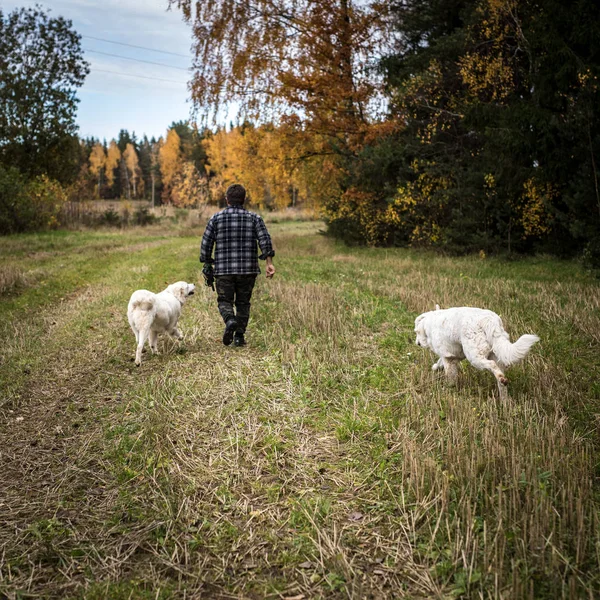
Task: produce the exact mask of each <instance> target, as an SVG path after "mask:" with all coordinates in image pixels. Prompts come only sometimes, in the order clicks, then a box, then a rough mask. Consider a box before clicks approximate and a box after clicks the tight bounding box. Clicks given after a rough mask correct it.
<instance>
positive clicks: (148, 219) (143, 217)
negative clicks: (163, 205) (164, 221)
mask: <svg viewBox="0 0 600 600" xmlns="http://www.w3.org/2000/svg"><path fill="white" fill-rule="evenodd" d="M133 221H134V223H135V224H136V225H150V224H151V223H154V222H155V221H156V217H155V216H154V215H153V214H152V213H151V212H150V210H149V209H148V207H147V206H140V207H139V208H138V209H137V210H136V211H135V213H134V214H133Z"/></svg>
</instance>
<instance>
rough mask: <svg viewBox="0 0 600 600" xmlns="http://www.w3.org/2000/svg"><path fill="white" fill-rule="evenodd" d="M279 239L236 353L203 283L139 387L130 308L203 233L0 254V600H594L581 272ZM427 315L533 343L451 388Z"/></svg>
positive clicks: (597, 387) (188, 264)
mask: <svg viewBox="0 0 600 600" xmlns="http://www.w3.org/2000/svg"><path fill="white" fill-rule="evenodd" d="M320 227H321V225H320V224H318V223H282V224H272V225H270V229H271V231H272V234H273V237H274V242H275V246H276V249H277V256H276V261H275V262H276V267H277V274H276V277H275V279H274V280H273V281H266V280H265V279H264V276H261V278H260V280H259V283H258V285H257V289H256V291H255V294H254V299H253V312H252V320H251V324H250V329H249V333H248V341H249V345H248V347H246V348H244V349H236V348H225V347H223V346H222V344H221V342H220V337H221V333H222V324H221V322H220V319H219V317H218V313H217V309H216V302H215V294H214V293H213V292H212V291H210V290H209V289H207V288H205V287H203V286H202V285H199V286H198V288H197V290H198V293H197V294H196V296H194V297H192V298H191V299H190V301H189V302H188V304H187V305H186V306H185V307H184V310H183V316H182V319H181V321H180V324H181V329H182V331H183V332H184V335H185V340H184V342H183V343H182V344H179V343H176V342H173V341H171V340H168V339H163V338H161V340H160V341H159V349H160V355H158V356H152V355H150V354H149V353H145V354H144V358H143V363H142V366H141V367H140V368H136V367H135V366H134V364H133V356H134V346H135V343H134V338H133V334H132V333H131V331H130V330H129V327H128V323H127V317H126V307H127V301H128V299H129V295H130V294H131V292H132V291H133V290H135V289H137V288H142V287H143V288H147V289H151V290H154V291H159V290H161V289H164V287H165V286H166V284H168V283H173V282H175V281H177V280H181V279H184V280H188V281H193V282H197V283H199V284H201V277H200V268H199V263H198V262H197V256H198V248H199V241H200V235H201V231H198V232H196V235H191V232H189V231H187V232H185V235H182V234H178V232H177V231H166V230H161V229H154V230H152V229H147V230H132V231H127V232H123V233H120V232H112V233H111V232H109V233H102V232H99V233H54V234H47V235H38V236H33V235H32V236H17V237H11V238H4V239H0V253H1V254H2V258H3V262H2V266H0V284H1V285H0V287H1V288H2V292H3V293H2V295H1V296H0V316H1V319H0V335H1V341H2V344H1V346H0V361H1V362H0V385H1V390H0V391H1V396H0V440H1V445H0V465H1V469H0V597H3V596H6V597H8V598H30V597H32V598H38V597H44V598H110V599H121V598H122V599H135V598H148V599H151V598H152V599H154V598H257V599H258V598H288V599H295V600H301V599H304V598H307V599H308V598H357V599H359V598H361V599H362V598H452V597H454V598H456V597H465V598H506V599H513V598H591V597H593V596H594V594H595V593H599V592H600V583H599V573H600V558H599V556H600V523H599V513H598V507H599V506H600V499H599V494H598V491H599V489H600V488H599V482H598V475H599V473H600V468H599V458H600V443H599V440H598V425H599V414H600V382H599V378H598V373H599V372H600V359H599V358H598V356H599V351H600V288H599V286H598V283H597V281H595V280H594V279H593V278H592V277H591V276H590V275H588V274H586V273H585V272H584V271H582V270H581V269H580V268H579V267H578V266H577V265H575V264H573V263H567V262H559V261H552V260H547V259H530V260H527V261H523V262H514V263H502V262H500V261H496V260H489V259H484V260H482V259H479V258H463V259H452V258H444V257H436V256H432V255H423V254H421V255H420V254H414V253H410V252H407V251H404V250H384V249H379V250H373V249H349V248H346V247H344V246H342V245H339V244H337V243H335V242H333V241H332V240H330V239H328V238H325V237H323V236H322V235H320V234H319V233H318V230H319V228H320ZM435 303H439V304H441V305H442V306H444V307H447V306H460V305H473V306H482V307H486V308H490V309H492V310H495V311H496V312H498V313H499V314H501V316H502V317H503V319H504V322H505V325H506V327H507V329H508V330H509V331H510V332H511V335H512V337H513V339H515V338H516V337H518V336H519V335H521V334H523V333H532V332H533V333H537V334H538V335H539V336H540V337H541V339H542V341H541V343H540V344H538V345H537V346H535V347H534V349H533V351H532V353H531V355H530V356H529V358H528V359H527V360H526V362H525V364H524V365H521V366H518V367H514V368H512V369H511V370H509V371H508V376H509V379H510V382H511V383H510V387H509V389H510V394H511V397H510V399H509V400H508V401H507V402H505V403H502V402H500V401H499V399H498V397H497V392H496V389H495V382H494V379H493V377H492V376H491V375H490V374H489V373H481V372H477V371H475V370H474V369H473V368H471V367H470V366H468V365H465V366H464V368H463V369H462V372H461V377H460V381H459V384H458V386H457V387H456V388H452V387H448V386H447V385H446V384H445V383H444V381H443V380H441V379H440V377H439V375H436V374H434V373H432V371H431V365H432V363H433V362H434V359H433V356H432V355H431V354H430V353H429V352H428V351H425V350H422V349H420V348H418V347H416V346H415V345H414V343H413V339H414V335H413V332H412V329H413V322H414V318H415V316H416V315H417V314H419V313H420V312H422V311H424V310H430V309H432V308H433V306H434V305H435Z"/></svg>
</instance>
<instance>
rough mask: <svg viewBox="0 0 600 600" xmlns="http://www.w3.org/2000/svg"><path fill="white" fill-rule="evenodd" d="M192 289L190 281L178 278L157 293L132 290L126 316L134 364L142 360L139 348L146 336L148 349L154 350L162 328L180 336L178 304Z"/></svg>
mask: <svg viewBox="0 0 600 600" xmlns="http://www.w3.org/2000/svg"><path fill="white" fill-rule="evenodd" d="M195 289H196V286H195V285H194V284H193V283H186V282H185V281H178V282H177V283H174V284H172V285H170V286H169V287H168V288H167V289H166V290H164V291H162V292H160V293H159V294H154V293H152V292H149V291H148V290H137V291H135V292H133V294H132V295H131V299H130V300H129V305H128V307H127V318H128V319H129V325H131V329H132V330H133V333H134V334H135V341H136V342H137V350H136V353H135V364H136V365H138V366H139V365H140V364H141V363H142V350H143V348H144V344H145V343H146V340H147V339H148V340H149V343H150V348H151V350H152V352H154V353H157V352H158V347H157V340H158V334H159V333H164V332H166V333H168V334H169V335H171V336H172V337H174V338H176V339H178V340H180V339H182V338H183V335H181V331H179V329H177V321H178V320H179V316H180V315H181V307H182V306H183V305H184V304H185V301H186V300H187V298H188V296H191V295H192V294H193V293H194V290H195Z"/></svg>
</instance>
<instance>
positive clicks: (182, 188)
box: [171, 161, 208, 208]
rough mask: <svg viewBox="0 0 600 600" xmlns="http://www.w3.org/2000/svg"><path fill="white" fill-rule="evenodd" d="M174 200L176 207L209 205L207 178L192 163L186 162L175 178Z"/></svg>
mask: <svg viewBox="0 0 600 600" xmlns="http://www.w3.org/2000/svg"><path fill="white" fill-rule="evenodd" d="M171 196H172V199H173V204H174V205H175V206H180V207H184V208H187V207H198V206H204V205H206V204H207V203H208V189H207V184H206V178H205V177H202V175H201V174H200V172H199V171H198V169H197V168H196V165H195V164H194V163H193V162H192V161H186V162H184V163H183V165H182V167H181V171H180V172H179V174H178V175H177V177H176V178H175V181H174V184H173V189H172V194H171Z"/></svg>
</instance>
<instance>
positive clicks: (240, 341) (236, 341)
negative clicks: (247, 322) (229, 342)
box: [233, 331, 246, 348]
mask: <svg viewBox="0 0 600 600" xmlns="http://www.w3.org/2000/svg"><path fill="white" fill-rule="evenodd" d="M233 345H234V346H237V347H238V348H239V347H240V346H245V345H246V340H245V339H244V334H243V333H240V332H239V331H236V332H235V335H234V336H233Z"/></svg>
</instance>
